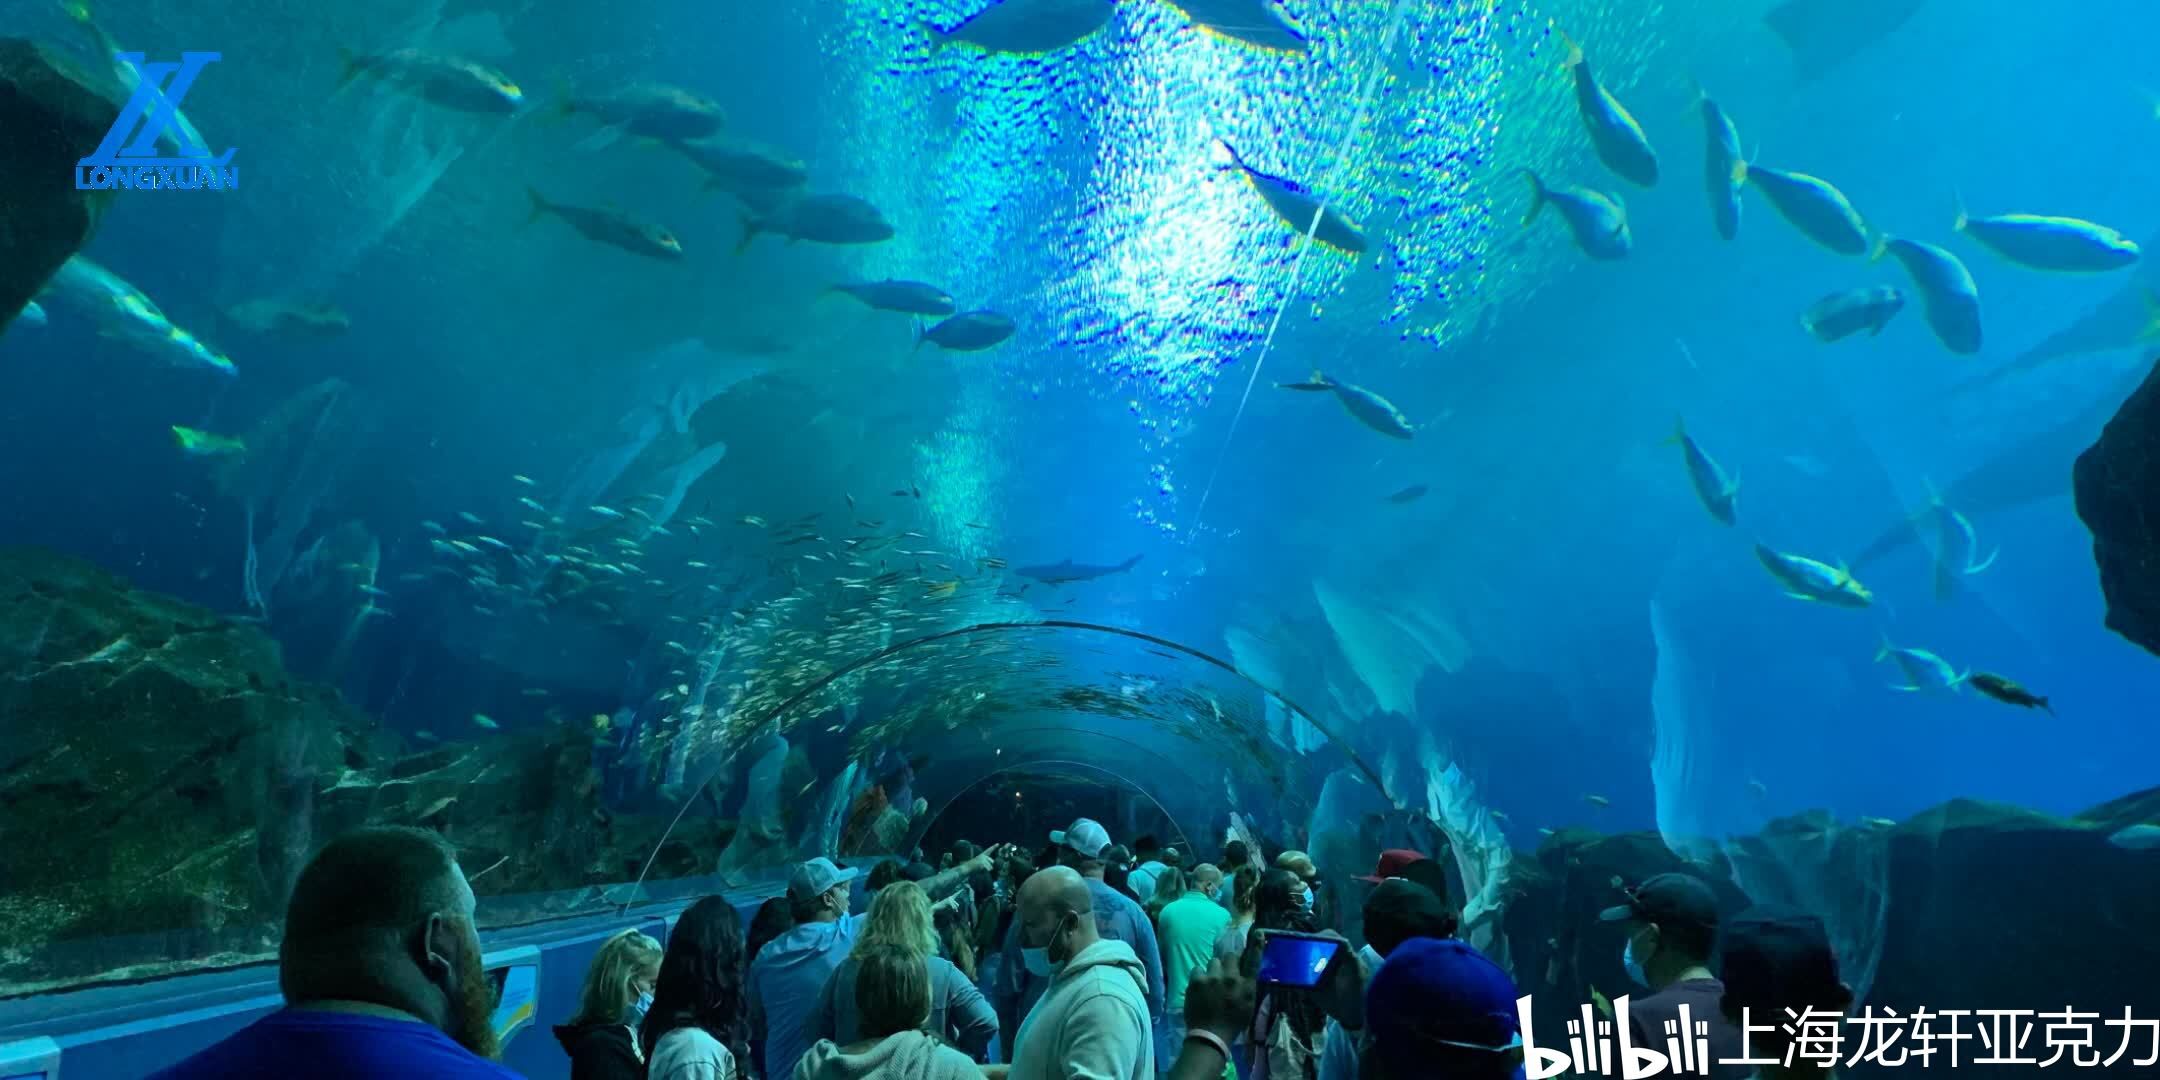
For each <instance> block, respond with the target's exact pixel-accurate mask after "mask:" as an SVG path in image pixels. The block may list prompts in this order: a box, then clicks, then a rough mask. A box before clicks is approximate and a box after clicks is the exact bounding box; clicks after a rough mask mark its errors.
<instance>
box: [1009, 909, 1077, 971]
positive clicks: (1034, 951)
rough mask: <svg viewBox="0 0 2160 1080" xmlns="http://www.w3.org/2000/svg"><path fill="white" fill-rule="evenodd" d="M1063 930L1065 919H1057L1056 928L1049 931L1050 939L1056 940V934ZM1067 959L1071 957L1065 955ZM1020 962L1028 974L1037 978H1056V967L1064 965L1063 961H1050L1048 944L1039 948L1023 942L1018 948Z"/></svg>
mask: <svg viewBox="0 0 2160 1080" xmlns="http://www.w3.org/2000/svg"><path fill="white" fill-rule="evenodd" d="M1064 930H1065V920H1064V919H1059V920H1058V928H1057V929H1056V930H1052V931H1051V932H1050V940H1051V941H1056V940H1057V936H1058V935H1059V934H1060V933H1063V932H1064ZM1023 941H1024V939H1023ZM1067 959H1071V958H1070V957H1067ZM1020 962H1021V963H1022V964H1024V965H1026V966H1027V969H1028V974H1030V975H1033V976H1035V977H1036V978H1038V979H1052V978H1056V977H1057V973H1058V969H1059V968H1062V967H1064V966H1065V964H1064V962H1063V961H1059V962H1055V963H1053V962H1052V961H1051V959H1050V946H1049V945H1044V946H1042V947H1040V948H1034V947H1029V946H1026V945H1025V944H1023V945H1022V947H1021V949H1020Z"/></svg>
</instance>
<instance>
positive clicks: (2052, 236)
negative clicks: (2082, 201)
mask: <svg viewBox="0 0 2160 1080" xmlns="http://www.w3.org/2000/svg"><path fill="white" fill-rule="evenodd" d="M1957 231H1959V232H1961V233H1964V234H1965V235H1967V236H1970V237H1972V238H1973V239H1975V240H1978V241H1979V242H1980V243H1981V244H1983V245H1986V247H1987V248H1988V249H1989V250H1990V251H1993V252H1994V253H1995V254H1997V255H2000V256H2002V257H2003V258H2005V259H2008V260H2010V261H2011V262H2014V263H2017V264H2018V265H2020V266H2028V267H2031V268H2032V269H2034V270H2060V271H2065V272H2069V273H2085V274H2092V273H2104V272H2106V271H2109V270H2120V269H2122V268H2124V267H2126V266H2135V265H2136V264H2137V261H2138V255H2139V252H2138V246H2137V244H2136V242H2134V241H2132V240H2130V239H2128V238H2126V237H2124V236H2123V234H2121V233H2119V232H2116V231H2115V230H2113V229H2110V228H2108V227H2107V226H2105V225H2095V224H2093V223H2092V222H2090V221H2080V220H2078V219H2077V218H2068V217H2047V216H2044V215H2041V214H1997V215H1995V216H1994V217H1977V218H1976V217H1973V216H1971V215H1969V214H1967V213H1966V212H1965V208H1964V207H1963V206H1960V207H1958V215H1957Z"/></svg>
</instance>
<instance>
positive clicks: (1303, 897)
mask: <svg viewBox="0 0 2160 1080" xmlns="http://www.w3.org/2000/svg"><path fill="white" fill-rule="evenodd" d="M1298 903H1300V904H1302V905H1304V907H1305V910H1307V911H1311V910H1312V886H1310V885H1307V886H1305V888H1304V890H1303V891H1301V892H1300V893H1298Z"/></svg>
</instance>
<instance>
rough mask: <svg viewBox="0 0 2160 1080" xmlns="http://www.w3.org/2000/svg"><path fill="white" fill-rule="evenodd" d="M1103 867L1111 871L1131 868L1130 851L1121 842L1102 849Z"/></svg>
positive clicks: (1131, 857)
mask: <svg viewBox="0 0 2160 1080" xmlns="http://www.w3.org/2000/svg"><path fill="white" fill-rule="evenodd" d="M1102 861H1103V868H1104V869H1105V870H1109V871H1112V872H1116V871H1125V870H1131V869H1132V868H1133V855H1132V851H1131V850H1130V849H1129V848H1127V847H1126V846H1125V845H1123V844H1112V845H1110V846H1109V847H1106V848H1104V849H1103V850H1102Z"/></svg>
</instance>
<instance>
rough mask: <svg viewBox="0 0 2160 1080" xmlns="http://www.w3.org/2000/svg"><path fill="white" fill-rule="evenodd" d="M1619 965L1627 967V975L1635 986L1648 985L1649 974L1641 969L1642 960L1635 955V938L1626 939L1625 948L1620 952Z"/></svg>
mask: <svg viewBox="0 0 2160 1080" xmlns="http://www.w3.org/2000/svg"><path fill="white" fill-rule="evenodd" d="M1620 966H1621V967H1624V968H1626V969H1627V976H1628V978H1630V979H1633V980H1635V984H1636V985H1637V986H1648V985H1650V976H1649V975H1648V974H1647V973H1645V972H1644V971H1643V966H1642V961H1641V960H1640V959H1637V958H1636V956H1635V939H1634V938H1629V939H1627V950H1626V951H1625V952H1622V953H1621V954H1620Z"/></svg>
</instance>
